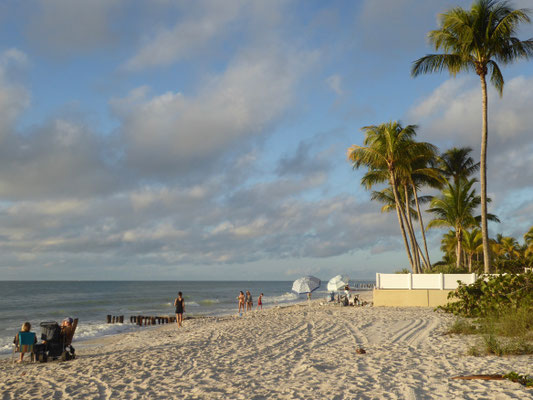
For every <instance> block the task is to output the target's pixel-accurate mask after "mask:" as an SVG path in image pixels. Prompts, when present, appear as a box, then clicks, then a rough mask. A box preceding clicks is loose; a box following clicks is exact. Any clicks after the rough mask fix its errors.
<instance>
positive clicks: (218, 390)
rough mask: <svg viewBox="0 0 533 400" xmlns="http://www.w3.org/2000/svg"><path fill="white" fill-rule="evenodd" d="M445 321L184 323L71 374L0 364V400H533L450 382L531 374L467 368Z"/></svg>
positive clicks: (363, 314)
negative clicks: (466, 377) (361, 351)
mask: <svg viewBox="0 0 533 400" xmlns="http://www.w3.org/2000/svg"><path fill="white" fill-rule="evenodd" d="M364 296H366V297H367V299H368V300H370V299H369V298H368V297H371V293H365V294H364ZM452 320H453V317H452V316H449V315H445V314H441V313H436V312H434V311H433V310H432V309H427V308H381V307H341V306H333V305H330V304H325V303H323V301H322V300H313V301H312V302H310V303H308V304H302V305H296V306H291V307H284V308H273V309H269V310H263V311H260V312H251V313H248V314H246V315H244V316H243V317H238V316H231V317H220V318H204V319H195V320H187V321H185V326H184V327H183V328H182V329H178V328H177V327H176V326H175V325H166V326H162V327H160V328H156V329H144V328H140V329H139V330H138V331H136V332H133V333H126V334H121V335H116V336H112V337H107V338H104V339H100V340H97V341H93V342H85V343H84V342H81V343H78V344H76V343H74V344H75V346H76V347H77V353H78V357H77V358H76V359H75V360H73V361H69V362H49V363H45V364H29V363H26V364H24V365H12V364H11V362H10V360H2V361H1V364H0V393H1V398H2V399H3V400H7V399H30V398H54V399H118V398H121V399H169V398H180V399H530V398H531V399H533V390H531V389H526V388H524V387H522V386H520V385H519V384H517V383H513V382H509V381H479V380H475V381H459V380H452V379H451V377H453V376H457V375H471V374H504V373H507V372H510V371H516V372H518V373H521V374H533V357H531V356H519V357H472V356H467V355H466V354H465V353H466V350H467V346H468V344H469V343H470V342H471V341H472V340H475V339H474V338H471V337H466V338H465V337H459V336H449V335H443V333H444V331H445V329H446V327H447V326H448V325H449V323H450V321H452ZM359 347H361V348H363V349H364V350H366V354H358V353H357V352H356V350H357V349H358V348H359Z"/></svg>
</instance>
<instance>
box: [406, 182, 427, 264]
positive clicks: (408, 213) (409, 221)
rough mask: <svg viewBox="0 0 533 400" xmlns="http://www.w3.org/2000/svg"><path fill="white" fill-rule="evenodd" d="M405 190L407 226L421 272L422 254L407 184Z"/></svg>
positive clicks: (416, 262) (415, 258)
mask: <svg viewBox="0 0 533 400" xmlns="http://www.w3.org/2000/svg"><path fill="white" fill-rule="evenodd" d="M403 192H404V196H405V214H406V216H405V220H406V221H407V228H408V230H409V237H410V238H411V247H412V249H413V257H414V260H415V266H416V272H415V273H417V274H419V273H421V272H422V270H421V268H420V256H419V255H418V242H417V241H416V236H415V231H414V229H413V220H412V219H411V210H410V207H409V190H408V189H407V185H405V184H404V185H403Z"/></svg>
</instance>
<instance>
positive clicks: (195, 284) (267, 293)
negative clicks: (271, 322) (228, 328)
mask: <svg viewBox="0 0 533 400" xmlns="http://www.w3.org/2000/svg"><path fill="white" fill-rule="evenodd" d="M371 283H372V282H370V281H352V282H351V286H353V287H357V286H369V285H370V284H371ZM291 288H292V281H286V282H283V281H269V282H265V281H217V282H214V281H181V282H172V281H25V282H22V281H2V282H0V293H1V294H0V354H7V353H10V352H11V351H12V350H13V344H12V343H13V337H14V336H15V334H16V333H17V332H18V331H19V330H20V327H21V325H22V323H23V322H25V321H29V322H30V323H31V324H32V331H33V332H36V333H37V336H38V338H39V337H40V327H39V323H40V322H43V321H57V322H58V323H61V321H62V320H63V319H64V318H65V317H72V318H79V325H78V328H77V330H76V334H75V336H74V342H79V341H83V340H88V339H93V338H97V337H100V336H107V335H113V334H117V333H121V332H128V331H132V330H135V329H146V328H144V327H142V328H139V327H137V326H135V325H133V324H131V323H130V322H129V317H130V316H131V315H174V306H173V304H174V299H175V298H176V297H177V293H178V291H181V292H183V295H184V298H185V307H186V310H185V311H186V313H185V316H193V317H194V316H222V315H230V314H236V313H237V309H238V304H237V296H238V294H239V291H240V290H242V291H243V292H245V291H246V290H249V291H250V292H251V294H252V296H253V300H254V309H255V307H256V306H257V297H258V296H259V294H260V293H263V294H264V296H263V307H264V308H269V307H274V306H277V305H286V304H291V303H297V302H300V301H304V300H305V299H306V296H305V295H297V294H296V293H293V292H291ZM325 288H326V285H325V283H322V286H321V288H319V289H318V290H316V291H315V292H313V298H326V297H327V291H326V289H325ZM108 314H110V315H117V316H118V315H124V323H123V324H107V323H106V316H107V315H108ZM74 344H75V343H74Z"/></svg>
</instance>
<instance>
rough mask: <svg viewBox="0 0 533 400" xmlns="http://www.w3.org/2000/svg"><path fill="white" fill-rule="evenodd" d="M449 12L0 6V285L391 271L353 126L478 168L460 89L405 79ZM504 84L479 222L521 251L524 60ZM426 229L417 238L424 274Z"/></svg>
mask: <svg viewBox="0 0 533 400" xmlns="http://www.w3.org/2000/svg"><path fill="white" fill-rule="evenodd" d="M512 4H513V5H514V6H515V7H517V8H522V7H528V6H530V7H533V4H531V1H530V0H521V1H518V0H516V1H514V2H513V3H512ZM456 5H459V6H462V7H469V6H470V1H460V0H455V1H451V0H450V1H449V0H359V1H352V0H350V1H341V0H331V1H327V2H324V1H319V0H307V1H303V0H300V1H296V0H268V1H266V0H265V1H260V0H258V1H245V0H224V1H219V0H196V1H180V0H175V1H174V0H146V1H141V0H92V1H84V0H28V1H24V2H21V1H17V0H5V1H3V2H2V3H0V254H1V257H0V280H27V279H35V280H41V279H43V280H48V279H50V280H56V279H65V280H78V279H79V280H130V279H132V280H152V279H153V280H292V279H295V278H298V277H299V276H303V275H308V274H312V275H316V276H318V277H320V278H322V279H329V278H330V277H332V276H334V275H337V274H339V273H345V274H348V275H349V276H350V277H351V278H352V279H373V278H374V277H375V274H376V272H382V273H388V272H393V271H397V270H400V269H402V268H406V267H408V260H407V257H406V254H405V250H404V248H403V242H402V240H401V236H400V230H399V228H398V224H397V219H396V216H395V214H394V213H385V214H383V213H381V211H380V210H381V205H380V204H377V203H375V202H371V201H370V195H369V192H367V191H366V190H365V189H364V188H363V187H361V185H360V180H361V177H362V175H363V173H364V170H356V171H354V170H353V169H352V166H351V165H350V163H348V162H347V160H346V150H347V149H348V147H349V146H350V145H352V144H359V145H361V144H362V143H363V139H364V135H363V133H362V132H361V127H363V126H367V125H374V124H381V123H384V122H388V121H391V120H399V121H401V123H402V124H404V125H407V124H417V125H418V130H417V138H418V140H420V141H428V142H431V143H433V144H435V145H437V146H438V147H439V149H440V151H445V150H447V149H449V148H451V147H453V146H458V147H464V146H470V147H472V148H473V149H474V150H473V152H472V156H473V157H474V158H475V159H476V160H479V148H480V140H481V94H480V92H481V91H480V84H479V79H478V77H477V76H476V75H473V74H470V75H469V74H463V75H458V76H457V77H455V78H453V77H450V76H449V75H448V74H446V73H444V74H435V75H426V76H421V77H417V78H416V79H414V78H412V77H411V76H410V68H411V65H412V62H413V61H414V60H416V59H417V58H419V57H421V56H423V55H425V54H427V53H431V52H432V49H431V48H430V46H429V43H428V41H427V36H426V35H427V32H428V31H430V30H431V29H436V28H437V16H438V14H439V13H441V12H443V11H445V10H447V9H449V8H451V7H453V6H456ZM518 36H519V37H520V38H521V39H527V38H530V37H533V25H528V26H524V27H523V29H522V30H521V31H520V32H519V34H518ZM503 74H504V77H505V88H504V94H503V96H502V97H501V98H500V97H499V96H498V94H497V93H496V92H495V90H494V89H492V88H491V89H490V90H489V153H488V164H489V167H488V178H489V183H488V194H489V196H490V197H491V198H492V203H491V205H490V209H489V211H490V212H492V213H494V214H496V215H498V217H499V218H500V220H501V221H502V222H501V223H500V224H491V225H489V230H490V234H491V236H495V235H496V233H502V234H504V235H512V236H514V237H515V238H517V239H520V240H521V238H522V235H523V234H524V233H525V232H526V231H527V230H528V229H529V227H530V226H531V225H533V219H532V218H531V217H530V216H531V215H533V202H532V201H531V198H532V196H533V187H532V183H533V168H531V165H532V164H533V135H532V133H533V132H532V128H531V127H532V126H533V113H532V112H531V110H533V62H532V61H520V62H518V63H516V64H513V65H510V66H505V67H503ZM429 217H430V216H429V215H428V216H427V217H426V219H425V221H428V220H429ZM443 233H444V231H442V230H432V231H430V232H429V240H430V243H429V244H430V257H431V259H432V261H433V262H434V261H437V260H439V259H440V258H441V256H442V254H441V253H440V250H439V247H440V238H441V236H442V234H443Z"/></svg>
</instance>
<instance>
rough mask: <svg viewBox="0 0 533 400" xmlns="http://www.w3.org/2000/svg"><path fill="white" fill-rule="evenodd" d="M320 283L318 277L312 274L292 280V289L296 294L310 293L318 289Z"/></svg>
mask: <svg viewBox="0 0 533 400" xmlns="http://www.w3.org/2000/svg"><path fill="white" fill-rule="evenodd" d="M321 283H322V282H321V281H320V279H318V278H315V277H314V276H304V277H303V278H299V279H296V280H295V281H294V282H293V284H292V291H293V292H296V293H298V294H302V293H311V292H312V291H313V290H316V289H318V288H319V287H320V284H321Z"/></svg>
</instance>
